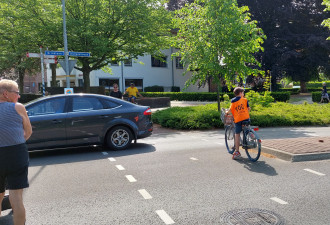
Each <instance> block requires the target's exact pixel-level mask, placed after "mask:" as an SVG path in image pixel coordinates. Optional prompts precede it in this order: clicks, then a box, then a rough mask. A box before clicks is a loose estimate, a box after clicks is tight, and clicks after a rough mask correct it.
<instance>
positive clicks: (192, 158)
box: [190, 157, 198, 161]
mask: <svg viewBox="0 0 330 225" xmlns="http://www.w3.org/2000/svg"><path fill="white" fill-rule="evenodd" d="M190 159H191V160H194V161H197V160H198V159H196V158H194V157H191V158H190Z"/></svg>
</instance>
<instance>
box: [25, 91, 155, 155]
mask: <svg viewBox="0 0 330 225" xmlns="http://www.w3.org/2000/svg"><path fill="white" fill-rule="evenodd" d="M25 107H26V110H27V111H28V116H29V118H30V121H31V124H32V129H33V134H32V136H31V138H30V139H29V140H28V142H27V144H28V148H29V150H30V151H31V150H41V149H53V148H64V147H76V146H85V145H103V146H105V147H108V148H111V149H114V150H121V149H125V148H127V147H128V146H129V145H130V144H131V142H132V140H135V142H136V140H137V139H139V138H145V137H148V136H150V135H151V134H152V129H153V126H152V122H151V110H150V108H149V107H148V106H139V105H135V104H132V103H130V102H126V101H123V100H121V99H117V98H112V97H108V96H105V95H96V94H72V95H53V96H47V97H42V98H39V99H36V100H34V101H32V102H29V103H27V104H26V105H25Z"/></svg>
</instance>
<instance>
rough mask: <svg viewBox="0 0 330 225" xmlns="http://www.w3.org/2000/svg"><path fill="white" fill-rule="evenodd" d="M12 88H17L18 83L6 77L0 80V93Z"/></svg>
mask: <svg viewBox="0 0 330 225" xmlns="http://www.w3.org/2000/svg"><path fill="white" fill-rule="evenodd" d="M14 88H18V84H17V82H16V81H13V80H8V79H1V80H0V94H2V93H3V92H5V91H11V90H12V89H14Z"/></svg>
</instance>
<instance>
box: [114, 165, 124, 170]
mask: <svg viewBox="0 0 330 225" xmlns="http://www.w3.org/2000/svg"><path fill="white" fill-rule="evenodd" d="M116 167H117V169H118V170H125V168H124V167H123V166H122V165H116Z"/></svg>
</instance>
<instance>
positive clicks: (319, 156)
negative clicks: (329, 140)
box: [261, 146, 330, 162]
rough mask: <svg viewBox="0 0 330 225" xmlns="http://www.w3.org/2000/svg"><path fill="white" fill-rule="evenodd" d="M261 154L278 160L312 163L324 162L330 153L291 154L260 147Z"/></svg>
mask: <svg viewBox="0 0 330 225" xmlns="http://www.w3.org/2000/svg"><path fill="white" fill-rule="evenodd" d="M261 152H264V153H268V154H271V155H274V156H276V157H277V158H279V159H283V160H285V161H291V162H303V161H314V160H326V159H330V152H318V153H309V154H292V153H289V152H285V151H282V150H278V149H274V148H269V147H263V146H262V147H261Z"/></svg>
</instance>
